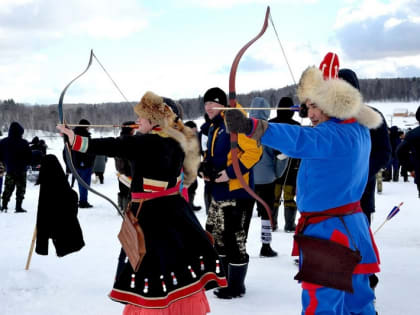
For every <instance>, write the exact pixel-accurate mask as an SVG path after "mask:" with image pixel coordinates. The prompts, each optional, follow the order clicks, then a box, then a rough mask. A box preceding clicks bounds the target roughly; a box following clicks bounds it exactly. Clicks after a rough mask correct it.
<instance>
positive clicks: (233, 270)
mask: <svg viewBox="0 0 420 315" xmlns="http://www.w3.org/2000/svg"><path fill="white" fill-rule="evenodd" d="M247 271H248V263H244V264H229V266H228V275H229V276H228V287H227V288H223V289H220V290H218V291H215V292H214V294H215V295H216V296H217V297H218V298H219V299H232V298H237V297H242V296H244V295H245V292H246V288H245V277H246V273H247Z"/></svg>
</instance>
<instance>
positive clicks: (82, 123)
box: [79, 119, 90, 125]
mask: <svg viewBox="0 0 420 315" xmlns="http://www.w3.org/2000/svg"><path fill="white" fill-rule="evenodd" d="M79 125H90V122H89V120H87V119H80V121H79Z"/></svg>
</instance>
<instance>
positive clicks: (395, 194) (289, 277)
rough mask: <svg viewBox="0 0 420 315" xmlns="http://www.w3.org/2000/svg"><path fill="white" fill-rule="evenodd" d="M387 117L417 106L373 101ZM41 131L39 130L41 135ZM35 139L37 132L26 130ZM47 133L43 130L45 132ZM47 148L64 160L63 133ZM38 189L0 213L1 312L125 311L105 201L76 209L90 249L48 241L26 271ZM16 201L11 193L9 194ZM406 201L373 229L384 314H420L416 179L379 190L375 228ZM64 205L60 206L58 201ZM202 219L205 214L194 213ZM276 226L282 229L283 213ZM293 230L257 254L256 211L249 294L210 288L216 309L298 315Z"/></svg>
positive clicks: (109, 189)
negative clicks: (117, 292)
mask: <svg viewBox="0 0 420 315" xmlns="http://www.w3.org/2000/svg"><path fill="white" fill-rule="evenodd" d="M372 105H373V106H375V107H377V108H378V109H380V110H381V111H382V112H383V113H384V115H385V116H386V117H387V115H391V114H392V113H393V110H394V108H408V109H409V110H411V111H414V112H415V110H416V109H417V107H418V104H417V103H375V104H372ZM413 119H414V118H409V119H405V118H404V119H402V118H398V119H396V118H395V119H394V121H393V123H394V124H397V125H398V126H399V127H401V128H403V129H405V128H406V127H407V126H408V125H410V126H411V127H414V125H413V122H414V120H413ZM38 135H39V134H38ZM25 136H26V137H27V139H31V136H33V135H32V134H29V135H28V134H25ZM40 138H42V135H41V136H40ZM44 139H45V140H46V142H47V144H48V146H49V153H52V154H55V155H57V156H58V157H59V158H60V159H61V148H62V141H61V139H60V138H52V137H51V138H44ZM93 187H94V188H95V189H98V190H99V191H101V192H102V193H105V194H106V195H107V196H110V197H111V198H113V199H114V200H116V199H117V189H118V186H117V179H116V176H115V168H114V161H113V159H109V160H108V163H107V168H106V173H105V184H104V185H100V184H93ZM202 190H203V183H202V182H199V188H198V192H197V197H196V204H198V205H201V206H202V207H203V209H204V204H203V200H202V198H200V196H202ZM38 193H39V188H38V186H34V185H33V184H32V183H30V182H28V186H27V193H26V197H25V200H24V203H23V207H24V208H25V209H27V210H28V213H26V214H15V213H13V207H14V199H12V200H11V202H10V204H9V209H10V210H9V212H8V213H7V214H4V213H0V253H1V254H0V255H1V259H0V314H1V315H29V314H31V315H45V314H48V315H70V314H71V315H74V314H84V315H111V314H121V313H122V309H123V305H122V304H119V303H116V302H113V301H111V300H110V299H109V298H108V297H107V294H108V293H109V291H110V289H111V287H112V283H113V277H114V274H115V269H116V266H117V257H118V253H119V248H120V245H119V242H118V239H117V233H118V231H119V228H120V225H121V219H120V217H119V216H118V215H117V213H116V211H115V209H113V208H112V207H111V205H110V204H109V203H108V202H106V201H105V200H103V199H101V198H99V197H97V196H96V195H93V194H91V193H89V202H90V203H92V204H93V205H94V208H91V209H79V220H80V223H81V226H82V229H83V235H84V239H85V243H86V246H85V247H84V248H83V249H82V250H81V251H79V252H77V253H73V254H71V255H68V256H65V257H63V258H58V257H57V256H56V255H55V250H54V247H53V245H52V243H50V252H49V255H48V256H40V255H37V254H35V253H34V255H33V256H32V261H31V265H30V269H29V270H28V271H26V270H24V267H25V264H26V259H27V257H28V253H29V248H30V243H31V239H32V235H33V231H34V227H35V221H36V209H37V204H38V202H37V200H38ZM12 198H14V197H12ZM401 201H404V205H403V207H402V208H401V211H400V213H398V214H397V215H396V216H395V217H394V218H393V219H392V220H391V221H389V222H388V223H386V224H385V226H384V227H383V228H382V229H381V230H380V231H379V232H378V233H377V234H376V242H377V245H378V246H379V249H380V254H381V262H382V264H381V268H382V272H381V273H380V274H379V278H380V282H379V285H378V288H377V291H376V293H377V302H376V306H377V310H378V312H379V314H381V315H399V314H401V315H417V314H420V304H419V303H418V301H417V298H418V295H417V294H418V291H417V289H416V288H418V284H419V283H420V263H419V261H420V228H419V224H420V223H419V222H420V199H418V197H417V191H416V187H415V185H414V184H413V178H411V177H409V182H408V183H404V182H402V181H401V180H400V181H399V182H397V183H394V182H386V183H384V184H383V193H382V194H381V195H376V211H377V212H376V214H375V216H374V220H373V224H372V229H373V230H376V228H377V227H378V226H379V225H380V224H381V223H382V222H383V221H384V220H385V218H386V216H387V215H388V213H389V211H390V210H391V209H392V207H393V206H394V205H397V204H399V203H400V202H401ZM57 207H60V205H57ZM197 216H198V218H199V219H200V221H201V222H202V223H204V222H205V219H206V217H205V211H204V210H201V211H199V212H197ZM279 226H280V227H282V226H283V219H282V216H279ZM291 245H292V235H291V234H287V233H284V232H283V231H282V230H279V231H277V232H274V233H273V242H272V247H273V248H274V249H275V250H277V251H278V253H279V256H278V257H275V258H260V257H259V256H258V255H259V250H260V246H261V243H260V218H258V217H257V216H256V214H254V217H253V219H252V223H251V228H250V234H249V239H248V247H247V248H248V253H249V254H250V264H249V270H248V276H247V279H246V285H247V293H246V295H245V296H244V297H243V298H240V299H234V300H219V299H216V298H215V297H214V296H213V294H212V292H208V294H207V295H208V297H209V302H210V307H211V310H212V312H211V314H215V315H221V314H232V315H236V314H238V315H251V314H252V315H255V314H259V315H269V314H270V315H271V314H282V315H296V314H300V311H301V306H300V286H299V285H298V284H297V282H296V281H294V280H293V276H294V275H295V274H296V272H297V268H296V266H295V265H294V263H293V259H292V257H291V256H290V252H291Z"/></svg>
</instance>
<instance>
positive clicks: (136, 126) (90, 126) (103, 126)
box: [63, 124, 139, 128]
mask: <svg viewBox="0 0 420 315" xmlns="http://www.w3.org/2000/svg"><path fill="white" fill-rule="evenodd" d="M63 125H65V126H67V127H87V128H123V127H127V128H138V127H139V125H137V124H134V125H80V124H63Z"/></svg>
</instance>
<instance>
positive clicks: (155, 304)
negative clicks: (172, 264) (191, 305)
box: [109, 273, 227, 308]
mask: <svg viewBox="0 0 420 315" xmlns="http://www.w3.org/2000/svg"><path fill="white" fill-rule="evenodd" d="M213 280H214V281H216V282H217V283H218V285H219V286H220V287H227V280H226V278H219V277H217V276H216V275H215V274H213V273H207V274H205V275H203V277H202V278H201V279H200V280H199V281H197V282H195V283H193V284H191V285H189V286H186V287H183V288H180V289H177V290H174V291H173V292H171V293H169V294H168V295H167V296H165V297H161V298H159V297H150V298H145V297H143V296H140V295H138V294H136V293H134V292H128V291H121V290H116V289H113V290H112V291H111V293H110V294H109V297H110V298H111V299H113V300H117V301H120V302H126V303H130V304H133V305H137V306H140V307H145V308H165V307H168V305H169V304H171V303H173V302H175V301H177V300H180V299H182V298H184V297H187V296H190V295H192V294H194V293H197V292H199V291H200V290H202V289H203V287H204V286H205V285H206V284H207V282H209V281H213Z"/></svg>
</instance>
